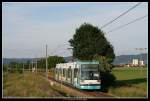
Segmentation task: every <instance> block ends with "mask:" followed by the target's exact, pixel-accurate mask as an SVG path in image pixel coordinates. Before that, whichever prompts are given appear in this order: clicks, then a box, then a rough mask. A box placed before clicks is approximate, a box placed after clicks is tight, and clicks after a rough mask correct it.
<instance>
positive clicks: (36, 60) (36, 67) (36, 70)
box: [36, 59, 37, 73]
mask: <svg viewBox="0 0 150 101" xmlns="http://www.w3.org/2000/svg"><path fill="white" fill-rule="evenodd" d="M36 73H37V59H36Z"/></svg>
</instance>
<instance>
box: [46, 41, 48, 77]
mask: <svg viewBox="0 0 150 101" xmlns="http://www.w3.org/2000/svg"><path fill="white" fill-rule="evenodd" d="M46 77H47V78H48V70H47V44H46Z"/></svg>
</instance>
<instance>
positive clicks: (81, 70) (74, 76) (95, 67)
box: [55, 61, 101, 90]
mask: <svg viewBox="0 0 150 101" xmlns="http://www.w3.org/2000/svg"><path fill="white" fill-rule="evenodd" d="M55 79H56V80H58V81H62V82H65V83H68V84H71V85H72V86H74V87H77V88H79V89H87V90H95V89H101V80H100V72H99V62H98V61H90V62H89V61H77V62H70V63H61V64H57V65H56V68H55Z"/></svg>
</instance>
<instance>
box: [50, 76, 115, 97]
mask: <svg viewBox="0 0 150 101" xmlns="http://www.w3.org/2000/svg"><path fill="white" fill-rule="evenodd" d="M48 79H49V80H52V81H55V82H57V83H61V81H57V80H55V79H54V78H53V77H50V76H49V77H48ZM62 84H63V85H64V86H67V87H69V88H70V89H73V90H75V91H78V92H80V93H83V94H86V95H87V96H88V97H89V98H93V97H94V98H104V97H106V98H108V97H110V98H112V97H113V96H111V95H108V94H106V93H103V92H100V91H87V90H80V89H78V88H75V87H73V86H72V85H70V84H67V83H64V82H62Z"/></svg>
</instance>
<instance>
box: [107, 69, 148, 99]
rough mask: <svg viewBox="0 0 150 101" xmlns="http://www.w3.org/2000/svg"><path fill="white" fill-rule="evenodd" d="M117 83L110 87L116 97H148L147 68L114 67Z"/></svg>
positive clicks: (110, 92) (110, 91)
mask: <svg viewBox="0 0 150 101" xmlns="http://www.w3.org/2000/svg"><path fill="white" fill-rule="evenodd" d="M112 73H113V74H114V75H115V77H116V84H115V85H114V86H112V87H110V89H109V92H108V93H109V94H111V95H114V96H116V97H139V98H143V97H144V98H146V97H147V89H148V87H147V77H148V76H147V74H148V73H147V68H139V67H137V68H132V67H126V68H114V69H113V71H112Z"/></svg>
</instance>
